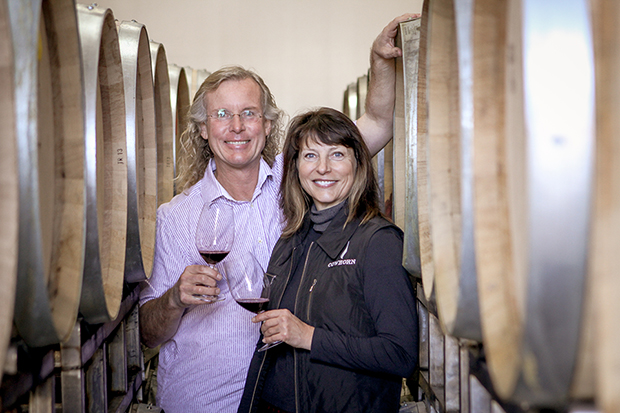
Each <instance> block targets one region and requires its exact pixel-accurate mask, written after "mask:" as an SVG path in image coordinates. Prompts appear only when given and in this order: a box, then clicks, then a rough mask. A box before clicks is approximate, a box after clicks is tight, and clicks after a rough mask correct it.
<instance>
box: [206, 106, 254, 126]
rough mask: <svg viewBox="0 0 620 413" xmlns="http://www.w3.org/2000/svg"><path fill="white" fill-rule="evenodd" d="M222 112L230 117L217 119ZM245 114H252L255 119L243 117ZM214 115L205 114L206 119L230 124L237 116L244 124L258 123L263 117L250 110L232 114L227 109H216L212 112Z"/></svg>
mask: <svg viewBox="0 0 620 413" xmlns="http://www.w3.org/2000/svg"><path fill="white" fill-rule="evenodd" d="M222 111H223V112H224V113H226V114H230V117H227V118H226V117H225V118H220V117H218V116H217V114H218V113H220V112H222ZM245 112H253V113H254V116H255V117H249V118H248V117H245V116H243V114H244V113H245ZM214 113H216V114H215V115H210V114H207V118H213V119H215V120H216V121H218V122H222V123H230V122H232V120H233V118H234V117H235V116H239V120H240V121H242V122H244V123H245V122H249V123H252V122H258V120H259V119H261V118H262V117H263V114H262V113H257V112H255V111H253V110H252V109H244V110H242V111H241V113H232V112H231V111H229V110H228V109H224V108H220V109H217V110H216V111H214Z"/></svg>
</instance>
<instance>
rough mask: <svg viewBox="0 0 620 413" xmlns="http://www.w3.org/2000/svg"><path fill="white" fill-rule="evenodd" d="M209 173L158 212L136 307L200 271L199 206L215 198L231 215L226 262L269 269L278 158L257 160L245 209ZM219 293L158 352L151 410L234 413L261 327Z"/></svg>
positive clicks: (190, 313) (278, 228)
mask: <svg viewBox="0 0 620 413" xmlns="http://www.w3.org/2000/svg"><path fill="white" fill-rule="evenodd" d="M214 167H215V163H214V162H213V161H211V163H210V165H209V167H207V170H206V171H205V175H204V178H203V179H202V180H201V181H200V182H198V183H197V184H196V185H194V186H193V187H191V188H190V189H189V191H188V192H187V193H183V194H179V195H177V196H175V197H174V198H173V199H172V200H171V201H170V202H169V203H167V204H163V205H161V206H160V207H159V209H158V211H157V237H156V245H155V258H154V264H153V273H152V276H151V278H150V280H149V284H150V286H148V287H147V288H146V289H144V290H143V291H142V293H141V294H140V305H142V304H144V303H145V302H147V301H149V300H151V299H153V298H156V297H160V296H161V295H162V294H164V293H165V292H166V291H167V290H168V289H169V288H170V287H172V286H173V285H174V284H175V283H176V282H177V280H178V279H179V277H180V275H181V273H182V272H183V270H184V269H185V267H187V266H188V265H192V264H204V261H203V260H202V258H201V257H200V254H199V253H198V250H197V249H196V246H195V240H194V237H195V234H196V226H197V222H198V217H199V215H200V211H201V210H202V207H203V205H204V204H205V203H211V202H213V201H215V200H217V199H218V198H221V197H225V198H227V199H228V200H230V201H231V202H232V203H233V204H234V207H233V209H234V212H235V241H234V245H233V248H232V250H231V252H230V254H229V255H228V257H227V258H226V261H228V262H230V261H234V260H235V259H239V256H240V254H241V252H242V251H252V252H253V253H254V255H255V256H256V257H257V258H258V260H259V261H260V263H261V264H262V265H263V268H267V264H268V262H269V257H270V255H271V251H272V249H273V247H274V245H275V243H276V241H277V240H278V239H279V237H280V234H281V233H282V228H283V215H282V212H281V210H280V208H279V205H278V202H279V191H280V182H281V181H282V156H281V155H278V156H277V157H276V161H275V163H274V166H273V168H269V165H267V163H266V162H265V161H264V160H262V159H261V165H260V172H259V177H258V184H257V186H256V189H255V190H254V195H253V197H252V200H251V201H249V202H247V201H246V202H238V201H235V200H233V199H232V197H231V196H230V195H229V194H228V193H227V192H226V190H225V189H224V188H223V187H222V186H221V185H220V184H219V182H218V181H217V180H216V179H215V177H214V176H213V168H214ZM218 267H219V264H218ZM218 286H219V287H220V290H221V293H220V295H221V296H224V297H225V298H226V299H225V300H224V301H220V302H217V303H214V304H205V305H198V306H195V307H191V308H189V309H187V310H186V313H185V315H184V316H183V318H182V320H181V324H180V326H179V329H178V331H177V333H176V334H175V336H174V337H173V338H172V339H171V340H170V341H168V342H166V343H164V344H163V345H162V347H161V350H160V353H159V370H158V374H157V379H158V389H157V392H158V393H157V402H158V405H159V406H160V407H162V408H163V409H164V410H165V411H166V412H167V413H176V412H179V413H180V412H184V413H187V412H236V411H237V407H238V405H239V402H240V400H241V395H242V393H243V387H244V385H245V378H246V373H247V368H248V366H249V364H250V359H251V358H252V354H253V352H254V348H255V345H256V342H257V341H258V337H259V327H260V325H258V324H253V323H252V322H251V321H250V319H251V318H252V315H253V314H252V313H250V312H248V311H247V310H244V309H243V308H242V307H241V306H240V305H239V304H237V303H236V302H235V301H234V300H233V299H232V297H231V296H230V292H229V291H228V287H227V285H226V282H225V281H223V280H222V281H221V282H220V283H219V285H218Z"/></svg>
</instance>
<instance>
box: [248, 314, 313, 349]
mask: <svg viewBox="0 0 620 413" xmlns="http://www.w3.org/2000/svg"><path fill="white" fill-rule="evenodd" d="M252 322H254V323H260V322H262V323H263V325H262V326H261V329H260V330H261V333H263V342H264V343H273V342H274V341H283V342H285V343H286V344H288V345H290V346H292V347H296V348H303V349H306V350H310V348H311V347H312V336H313V335H314V327H312V326H310V325H308V324H306V323H304V322H303V321H301V320H300V319H299V318H297V317H295V316H294V315H293V314H292V313H291V312H290V311H289V310H286V309H282V310H270V311H265V312H264V313H260V314H258V315H256V316H255V317H254V318H252Z"/></svg>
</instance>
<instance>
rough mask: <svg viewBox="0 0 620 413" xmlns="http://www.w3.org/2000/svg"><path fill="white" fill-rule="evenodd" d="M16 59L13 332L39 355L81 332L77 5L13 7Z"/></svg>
mask: <svg viewBox="0 0 620 413" xmlns="http://www.w3.org/2000/svg"><path fill="white" fill-rule="evenodd" d="M7 4H8V10H9V16H10V22H11V36H12V41H13V52H14V58H15V78H16V82H15V108H16V120H15V125H16V133H17V136H19V139H18V142H17V152H18V155H17V160H18V176H19V247H18V248H19V249H18V274H17V286H16V297H15V314H14V320H15V326H16V327H17V331H18V333H19V334H20V336H21V337H22V338H23V339H24V340H25V342H26V343H27V344H28V345H30V346H33V347H38V346H45V345H49V344H55V343H58V342H60V341H64V340H65V339H67V338H68V337H69V335H70V333H71V331H72V329H73V326H74V325H75V321H76V318H77V313H78V306H79V301H80V292H81V288H82V272H83V263H84V257H83V255H82V251H83V239H84V205H85V204H84V202H85V197H84V106H83V104H84V100H83V99H84V98H83V89H82V81H81V80H82V73H81V66H80V48H79V38H78V27H77V19H76V13H75V5H74V3H73V1H71V0H51V1H43V2H41V1H37V0H31V1H24V0H10V1H8V3H7Z"/></svg>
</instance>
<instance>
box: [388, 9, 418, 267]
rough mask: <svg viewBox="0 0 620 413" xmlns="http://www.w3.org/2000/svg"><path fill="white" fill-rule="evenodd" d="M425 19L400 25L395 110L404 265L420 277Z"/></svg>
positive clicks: (398, 220) (397, 214) (396, 198)
mask: <svg viewBox="0 0 620 413" xmlns="http://www.w3.org/2000/svg"><path fill="white" fill-rule="evenodd" d="M420 24H421V19H420V18H417V19H414V20H410V21H406V22H402V23H400V25H399V31H398V35H397V37H396V45H397V46H398V47H400V48H401V50H402V52H403V54H402V57H401V58H398V59H396V106H395V109H394V143H395V144H398V145H397V146H398V148H397V149H396V150H395V151H394V155H395V158H396V159H395V163H396V164H397V165H398V169H399V170H400V171H401V177H400V181H401V182H400V185H399V186H398V189H399V190H398V191H394V206H395V217H396V219H395V223H396V224H397V225H399V226H400V227H401V228H402V229H403V232H404V240H403V267H405V269H406V270H407V271H408V272H409V273H410V274H412V275H414V276H416V277H420V275H421V272H420V271H421V270H420V237H419V232H418V228H419V225H418V197H417V192H418V191H417V184H418V182H417V181H418V173H417V172H418V170H417V157H418V153H417V145H418V143H417V139H418V133H417V123H418V119H417V117H418V111H417V104H418V98H417V92H418V68H419V59H418V58H419V51H420Z"/></svg>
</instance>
